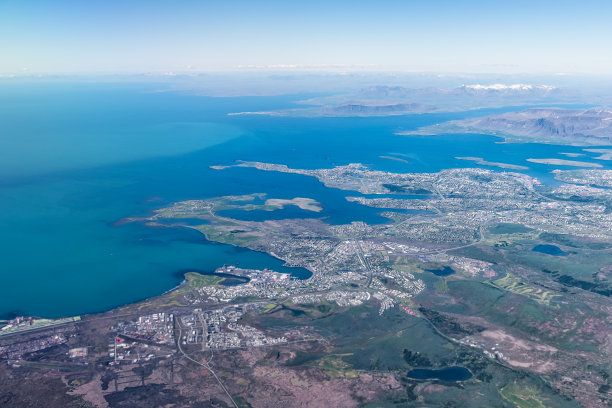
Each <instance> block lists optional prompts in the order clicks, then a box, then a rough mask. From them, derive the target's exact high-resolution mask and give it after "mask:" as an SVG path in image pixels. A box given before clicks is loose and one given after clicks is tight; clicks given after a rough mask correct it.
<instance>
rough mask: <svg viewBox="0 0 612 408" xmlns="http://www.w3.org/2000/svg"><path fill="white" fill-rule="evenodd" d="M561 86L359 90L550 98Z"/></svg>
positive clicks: (372, 94)
mask: <svg viewBox="0 0 612 408" xmlns="http://www.w3.org/2000/svg"><path fill="white" fill-rule="evenodd" d="M560 93H561V92H560V90H559V88H556V87H554V86H549V85H527V84H512V85H504V84H493V85H480V84H475V85H461V86H459V87H456V88H450V89H444V88H406V87H402V86H373V87H369V88H365V89H363V90H361V91H359V92H358V94H357V95H358V96H359V97H361V98H365V99H381V98H384V99H392V98H396V99H422V98H436V97H449V96H452V97H477V98H491V97H494V98H498V97H523V98H524V97H526V96H529V97H537V98H549V97H552V96H554V95H555V94H560Z"/></svg>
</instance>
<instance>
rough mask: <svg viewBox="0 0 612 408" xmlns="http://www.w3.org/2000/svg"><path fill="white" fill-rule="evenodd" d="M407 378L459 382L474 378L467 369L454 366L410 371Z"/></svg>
mask: <svg viewBox="0 0 612 408" xmlns="http://www.w3.org/2000/svg"><path fill="white" fill-rule="evenodd" d="M407 376H408V377H410V378H414V379H416V380H440V381H446V382H457V381H465V380H469V379H470V378H472V373H470V371H469V370H468V369H467V368H464V367H458V366H453V367H446V368H440V369H427V368H416V369H414V370H410V371H409V372H408V374H407Z"/></svg>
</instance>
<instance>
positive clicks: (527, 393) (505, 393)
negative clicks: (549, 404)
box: [499, 382, 546, 408]
mask: <svg viewBox="0 0 612 408" xmlns="http://www.w3.org/2000/svg"><path fill="white" fill-rule="evenodd" d="M499 393H500V394H501V396H502V397H503V398H504V399H505V400H506V401H508V402H510V403H511V404H514V405H515V406H516V407H517V408H545V407H546V406H545V405H544V404H543V403H542V401H541V399H540V398H541V397H540V396H539V395H538V393H537V392H536V391H534V390H532V389H528V388H521V387H519V386H518V385H517V384H516V382H514V383H512V384H508V385H507V386H505V387H504V388H502V389H501V390H499Z"/></svg>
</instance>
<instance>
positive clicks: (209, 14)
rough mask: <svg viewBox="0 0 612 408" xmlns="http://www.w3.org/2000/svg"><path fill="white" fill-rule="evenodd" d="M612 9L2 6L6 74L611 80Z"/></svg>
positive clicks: (550, 5)
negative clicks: (587, 76) (272, 72)
mask: <svg viewBox="0 0 612 408" xmlns="http://www.w3.org/2000/svg"><path fill="white" fill-rule="evenodd" d="M610 21H612V2H609V1H593V0H591V1H589V0H584V1H567V0H556V1H549V0H541V1H538V0H531V1H523V0H513V1H506V0H488V1H482V0H466V1H461V0H455V1H446V0H421V1H412V0H403V1H389V0H379V1H367V2H365V1H364V2H361V1H333V0H328V1H318V0H310V1H289V0H287V1H266V0H260V1H257V0H251V1H234V0H225V1H207V0H200V1H179V0H176V1H171V0H164V1H162V0H122V1H117V0H106V1H101V0H73V1H70V0H45V1H35V0H14V1H13V0H0V73H3V74H7V73H22V72H34V73H79V72H80V73H99V72H102V73H104V72H168V71H174V72H180V71H185V70H204V71H206V70H234V69H236V68H237V67H241V69H244V67H255V68H258V69H259V68H260V67H279V66H296V67H306V68H308V67H320V68H321V69H322V68H325V67H330V66H333V67H337V68H338V69H367V70H398V71H433V72H521V73H523V72H526V73H535V72H537V73H540V72H542V73H557V72H581V73H612V53H611V52H610V40H612V29H611V28H610V27H611V26H612V24H610Z"/></svg>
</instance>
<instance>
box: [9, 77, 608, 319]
mask: <svg viewBox="0 0 612 408" xmlns="http://www.w3.org/2000/svg"><path fill="white" fill-rule="evenodd" d="M160 89H162V85H158V84H96V85H92V84H77V83H52V84H45V83H36V84H32V83H30V84H26V83H12V82H3V83H0V225H1V226H2V228H1V230H0V248H1V251H2V252H1V258H0V259H1V263H0V276H1V277H2V285H1V286H0V316H10V315H14V314H26V315H39V316H48V317H57V316H64V315H74V314H82V313H91V312H97V311H101V310H107V309H110V308H112V307H116V306H119V305H121V304H125V303H129V302H133V301H137V300H140V299H143V298H146V297H150V296H153V295H157V294H160V293H162V292H164V291H166V290H168V289H170V288H172V287H174V286H175V285H177V284H178V283H179V282H180V281H181V280H182V271H185V270H201V271H205V272H210V271H212V270H214V269H215V268H217V267H219V266H222V265H223V264H239V265H240V266H243V267H246V268H264V267H267V268H271V269H275V270H279V271H282V272H288V271H289V272H292V273H293V274H294V275H295V276H298V277H304V276H305V271H303V270H299V269H296V268H283V267H282V264H283V263H282V261H280V260H278V259H275V258H273V257H271V256H268V255H266V254H263V253H257V252H253V251H249V250H244V249H239V248H234V247H231V246H227V245H219V244H214V243H210V242H207V241H206V240H204V238H203V237H202V236H201V235H200V234H198V233H197V232H195V231H193V230H189V229H168V228H156V229H152V228H146V227H143V226H141V225H138V224H123V225H115V223H116V222H117V221H119V220H121V219H122V218H124V217H127V216H139V215H146V214H148V213H149V211H151V210H153V209H156V208H159V207H162V206H165V205H168V204H169V203H171V202H174V201H178V200H186V199H193V198H206V197H215V196H220V195H233V194H251V193H267V194H268V197H269V198H294V197H310V198H313V199H315V200H317V201H319V202H320V203H321V204H322V205H323V208H324V210H323V211H322V212H320V213H312V212H308V211H303V210H300V209H298V208H296V207H287V208H286V209H285V210H280V211H275V212H271V213H268V212H253V213H251V214H249V213H245V215H244V216H245V217H249V216H252V217H255V218H257V219H265V218H272V217H284V216H287V217H295V216H298V217H321V218H325V219H326V220H327V221H328V222H330V223H334V224H341V223H347V222H351V221H365V222H368V223H383V222H386V219H385V218H384V217H381V216H380V215H379V212H380V210H379V209H374V208H369V207H364V206H361V205H359V204H357V203H349V202H347V201H346V200H345V197H346V196H351V195H358V194H357V193H355V192H350V191H340V190H334V189H328V188H325V187H323V186H322V185H321V183H319V182H318V181H317V180H316V179H314V178H311V177H306V176H300V175H292V174H280V173H271V172H262V171H258V170H255V169H248V168H232V169H228V170H224V171H217V170H212V169H210V168H209V166H210V165H214V164H231V163H233V161H234V160H237V159H240V160H256V161H266V162H274V163H284V164H287V165H290V166H293V167H301V168H317V167H331V166H334V165H343V164H348V163H351V162H361V163H364V164H366V165H369V166H371V167H372V168H375V169H381V170H388V171H397V172H408V171H418V172H424V171H438V170H440V169H444V168H449V167H466V166H467V165H472V164H473V163H469V162H465V161H461V160H455V159H454V158H453V157H454V156H479V157H483V158H485V160H489V161H500V162H506V163H514V164H521V165H527V164H526V162H525V159H526V158H529V157H544V158H548V157H559V156H558V153H559V152H579V151H580V149H579V148H575V147H560V146H547V145H538V144H528V145H527V144H524V145H509V144H498V142H499V139H497V138H494V137H491V136H486V135H466V136H464V137H461V136H456V135H454V136H435V137H406V136H396V135H394V132H396V131H399V130H406V129H412V128H416V127H418V126H422V125H428V124H433V123H436V122H439V121H443V120H449V119H458V118H461V117H465V116H470V115H471V116H474V115H479V114H486V113H491V112H499V111H501V110H494V111H493V110H490V111H481V112H469V113H454V114H445V115H442V114H436V115H413V116H398V117H391V118H311V119H308V118H284V117H265V116H228V115H227V113H230V112H238V111H256V110H272V109H280V108H287V107H293V106H294V105H292V101H294V100H297V99H300V98H305V97H306V96H307V95H299V96H295V95H294V96H284V97H248V98H208V97H201V96H194V95H189V94H181V93H177V92H158V91H159V90H160ZM384 155H387V156H388V155H395V156H397V157H402V158H404V159H406V160H408V161H409V163H404V162H398V161H394V160H388V159H383V158H380V157H379V156H384ZM591 155H594V154H591ZM562 157H563V156H561V157H560V158H562ZM588 160H591V161H593V159H592V158H590V159H588ZM602 164H604V165H607V163H605V162H602ZM528 166H529V167H530V170H529V171H528V173H530V174H532V175H534V176H537V177H540V178H542V179H544V180H545V181H548V182H550V181H551V179H552V178H551V175H550V173H549V172H550V170H551V168H550V167H549V166H546V165H538V164H528ZM492 169H493V170H499V169H495V168H492Z"/></svg>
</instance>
